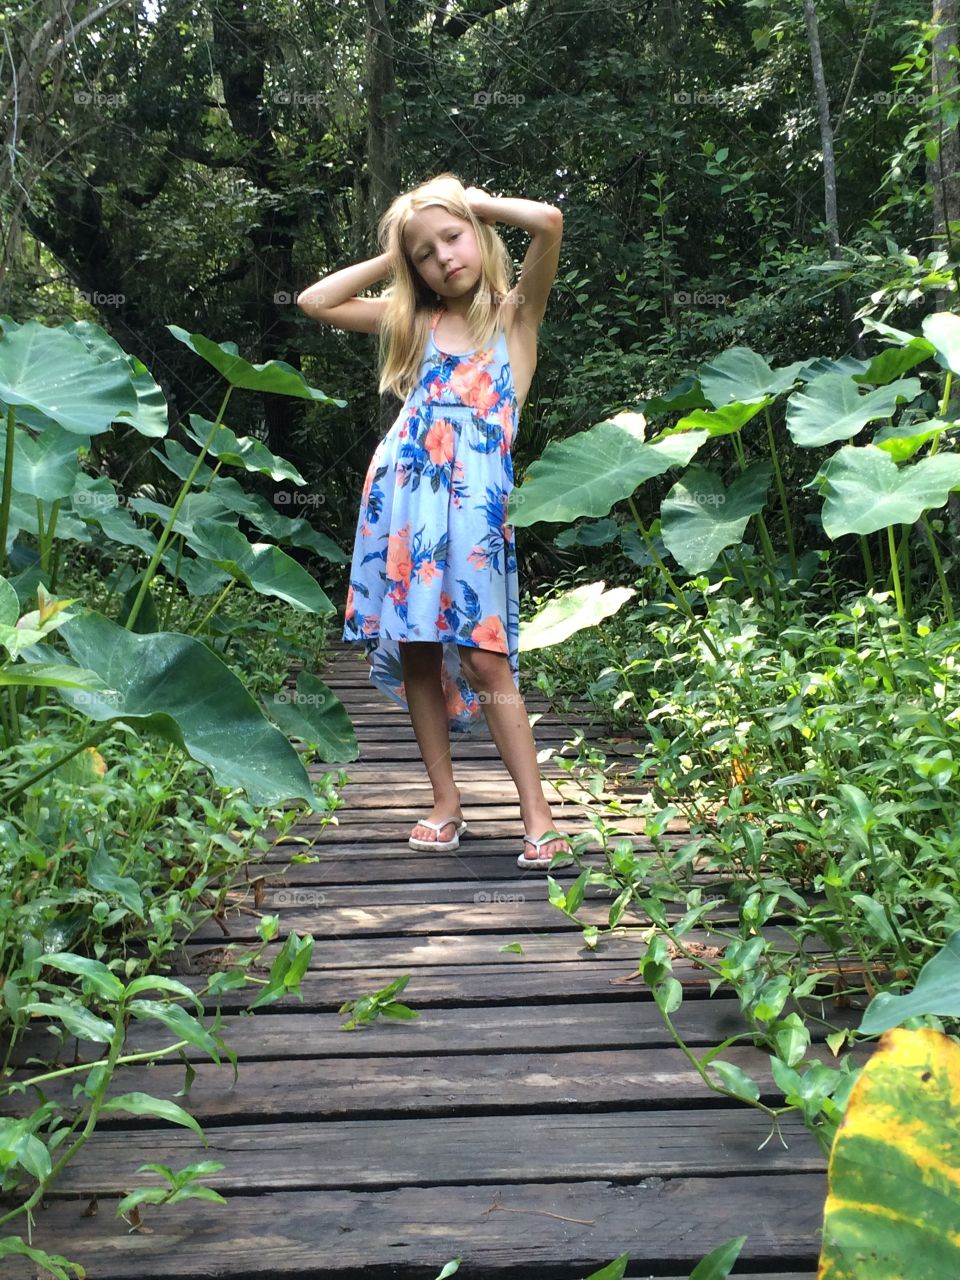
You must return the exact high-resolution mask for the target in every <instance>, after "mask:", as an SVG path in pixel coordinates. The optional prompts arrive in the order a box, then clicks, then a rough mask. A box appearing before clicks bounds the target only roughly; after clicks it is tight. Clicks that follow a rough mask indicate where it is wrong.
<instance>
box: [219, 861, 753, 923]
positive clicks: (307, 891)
mask: <svg viewBox="0 0 960 1280" xmlns="http://www.w3.org/2000/svg"><path fill="white" fill-rule="evenodd" d="M357 865H358V864H357V863H356V862H352V863H351V868H353V867H356V866H357ZM374 865H377V864H374ZM427 869H428V870H429V869H430V868H429V864H428V867H427ZM452 869H454V870H455V869H456V868H452ZM493 869H495V868H491V870H493ZM295 871H296V872H298V873H299V874H298V876H297V878H296V883H293V879H292V875H293V872H295ZM321 871H322V868H320V867H318V866H317V865H313V866H310V865H304V866H297V867H291V868H290V871H289V872H288V873H287V874H286V875H285V876H283V877H277V876H273V877H271V880H270V882H268V883H265V884H264V886H263V890H262V894H263V896H262V906H263V907H264V908H265V909H266V910H269V911H281V910H283V908H285V907H289V906H301V907H304V906H313V905H316V906H323V907H328V908H332V907H352V906H360V907H374V906H380V907H385V906H394V905H398V904H403V903H415V904H423V903H425V902H429V903H431V904H433V905H441V904H452V903H476V902H481V903H488V902H489V903H493V902H496V901H498V900H500V899H503V898H507V899H511V898H512V895H514V894H516V892H517V888H518V886H517V882H516V880H514V879H510V880H503V879H497V878H495V877H494V876H492V875H489V874H488V875H486V876H485V877H484V878H483V881H482V883H480V884H478V883H477V880H476V878H467V879H463V878H461V879H459V880H433V879H415V878H413V877H411V878H409V879H407V880H406V881H403V882H399V883H397V884H384V883H383V882H381V881H375V882H373V883H371V884H357V883H356V881H355V880H354V878H353V876H349V877H347V878H346V880H345V881H344V883H342V884H337V885H333V884H329V883H324V882H323V880H322V879H321V878H320V877H319V876H318V872H321ZM315 886H316V887H315ZM520 887H521V889H522V894H523V901H524V902H537V903H541V902H546V901H547V899H548V894H549V892H550V886H549V884H548V883H547V877H546V876H537V877H534V876H529V877H528V878H527V879H526V880H524V881H523V884H522V886H520ZM700 888H701V891H702V895H703V900H704V901H707V899H709V898H714V899H716V900H718V901H720V902H724V903H727V902H728V899H727V897H726V896H725V895H724V893H723V889H722V887H721V888H714V887H713V886H712V885H711V884H710V883H709V882H706V883H704V882H701V885H700ZM235 892H236V893H237V894H238V895H239V893H240V889H239V888H238V889H237V890H236V891H235ZM618 892H619V890H614V889H610V888H608V887H607V886H606V885H602V884H588V885H587V886H586V888H585V889H584V891H583V895H584V901H587V902H594V901H596V902H599V903H600V904H601V905H604V904H605V905H606V906H607V908H608V909H609V906H610V903H611V902H612V901H613V899H614V898H616V896H617V894H618ZM249 896H250V891H249V889H248V890H247V893H246V895H245V897H246V898H249ZM238 900H239V897H238ZM554 910H556V908H554ZM558 918H559V919H560V920H563V919H564V917H563V916H559V915H558Z"/></svg>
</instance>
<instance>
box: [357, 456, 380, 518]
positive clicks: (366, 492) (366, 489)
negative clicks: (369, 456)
mask: <svg viewBox="0 0 960 1280" xmlns="http://www.w3.org/2000/svg"><path fill="white" fill-rule="evenodd" d="M376 469H377V468H376V466H375V464H374V463H372V462H371V463H370V466H369V467H368V468H367V475H366V479H365V480H364V482H363V493H362V494H361V495H360V505H361V506H364V507H365V506H366V505H367V499H368V498H369V497H370V490H371V488H372V487H373V477H374V474H375V472H376Z"/></svg>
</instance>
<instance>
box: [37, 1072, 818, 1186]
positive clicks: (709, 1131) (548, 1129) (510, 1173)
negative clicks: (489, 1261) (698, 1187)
mask: <svg viewBox="0 0 960 1280" xmlns="http://www.w3.org/2000/svg"><path fill="white" fill-rule="evenodd" d="M311 1070H313V1067H312V1065H311V1066H305V1068H304V1074H305V1075H308V1074H309V1072H310V1071H311ZM779 1125H780V1131H781V1133H782V1135H783V1141H784V1142H785V1143H786V1144H787V1146H786V1147H784V1146H783V1145H781V1143H780V1142H779V1141H777V1140H771V1141H769V1142H767V1143H766V1145H763V1143H764V1140H765V1139H766V1138H767V1137H768V1135H769V1133H770V1125H769V1122H768V1121H767V1119H766V1117H764V1116H763V1115H762V1114H761V1113H760V1112H758V1111H755V1110H752V1109H750V1108H736V1109H734V1108H731V1109H724V1110H710V1111H707V1110H702V1109H688V1110H677V1111H671V1110H663V1111H659V1110H658V1111H649V1112H645V1111H613V1112H606V1111H604V1112H597V1113H592V1114H590V1115H584V1116H579V1115H571V1114H569V1113H559V1114H554V1115H551V1116H550V1117H549V1120H545V1118H544V1117H543V1116H542V1115H526V1114H523V1115H506V1116H504V1115H487V1116H433V1117H431V1119H430V1123H429V1124H424V1123H423V1122H422V1121H420V1120H416V1119H414V1120H339V1121H334V1122H330V1123H327V1122H322V1121H321V1122H311V1121H302V1122H297V1123H294V1124H286V1123H276V1124H271V1125H270V1126H269V1127H265V1126H264V1125H262V1124H240V1125H224V1126H222V1127H215V1126H211V1127H209V1128H208V1129H207V1130H206V1135H207V1145H206V1146H205V1147H204V1149H203V1159H205V1160H219V1161H222V1162H223V1164H224V1166H225V1167H224V1168H223V1169H221V1170H219V1171H218V1172H215V1173H211V1174H210V1175H209V1176H208V1177H207V1178H206V1179H205V1182H206V1183H207V1185H208V1186H211V1187H214V1188H215V1189H216V1190H217V1191H220V1192H224V1191H239V1190H242V1191H244V1192H245V1193H246V1194H247V1195H249V1194H250V1193H252V1192H265V1191H276V1190H290V1191H296V1190H300V1189H302V1188H304V1187H312V1188H315V1189H317V1190H334V1189H337V1188H344V1189H351V1190H359V1189H361V1188H364V1187H369V1188H377V1189H382V1188H386V1187H416V1186H421V1187H424V1186H431V1185H436V1184H438V1183H440V1184H443V1185H444V1186H455V1185H458V1184H460V1185H470V1184H477V1183H484V1182H492V1183H500V1182H507V1181H513V1182H543V1181H550V1180H555V1181H565V1182H566V1181H585V1180H594V1179H604V1180H606V1179H610V1180H614V1181H624V1180H637V1179H639V1178H650V1177H661V1178H672V1177H677V1176H687V1177H690V1176H695V1175H709V1176H711V1177H719V1176H720V1175H730V1174H745V1173H753V1174H754V1175H756V1177H757V1178H758V1179H759V1178H761V1177H762V1178H767V1177H770V1176H771V1175H773V1174H776V1173H778V1172H779V1173H811V1172H818V1171H820V1170H823V1169H825V1168H826V1162H825V1159H824V1156H823V1154H822V1152H821V1151H820V1148H819V1146H818V1144H817V1141H816V1139H815V1138H814V1137H813V1135H812V1134H811V1133H809V1132H808V1131H807V1130H806V1129H805V1128H804V1126H803V1124H802V1123H801V1122H800V1121H798V1120H797V1119H796V1118H795V1117H794V1116H793V1115H787V1116H781V1117H780V1120H779ZM136 1132H137V1142H136V1144H134V1143H133V1142H132V1141H131V1135H130V1133H129V1132H125V1131H119V1130H109V1131H99V1132H95V1133H94V1134H93V1135H92V1136H91V1137H90V1139H89V1140H88V1141H87V1143H86V1144H85V1145H84V1146H83V1147H82V1148H81V1149H80V1150H79V1151H78V1152H77V1154H76V1156H75V1157H74V1159H73V1160H72V1161H71V1163H70V1164H69V1165H67V1166H66V1168H65V1169H64V1170H63V1173H62V1176H61V1181H60V1187H59V1194H60V1195H64V1194H69V1193H71V1192H74V1193H80V1194H82V1195H104V1196H108V1195H117V1194H119V1193H121V1192H123V1191H125V1190H126V1189H127V1187H129V1186H133V1185H141V1186H147V1185H150V1186H155V1185H161V1184H164V1182H163V1179H162V1178H161V1177H160V1175H159V1174H154V1173H151V1172H149V1171H147V1172H144V1173H142V1174H138V1173H137V1172H136V1170H137V1167H138V1165H139V1164H141V1163H142V1160H143V1155H142V1151H143V1150H144V1149H146V1150H149V1151H150V1152H151V1158H152V1159H153V1160H154V1161H157V1162H159V1163H162V1164H166V1165H170V1166H171V1168H181V1167H182V1166H183V1165H184V1164H186V1163H188V1161H189V1160H190V1159H195V1158H196V1153H197V1139H196V1135H195V1134H192V1133H190V1132H189V1131H185V1130H182V1129H176V1128H175V1127H174V1126H172V1125H171V1126H167V1127H162V1128H161V1127H157V1128H152V1129H146V1128H144V1129H138V1130H137V1131H136ZM164 1185H165V1184H164Z"/></svg>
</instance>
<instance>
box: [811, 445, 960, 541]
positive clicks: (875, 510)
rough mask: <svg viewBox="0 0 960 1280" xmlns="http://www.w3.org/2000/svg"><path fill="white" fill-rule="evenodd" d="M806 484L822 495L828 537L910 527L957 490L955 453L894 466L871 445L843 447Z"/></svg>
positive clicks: (959, 460) (959, 470) (959, 471)
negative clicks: (817, 489)
mask: <svg viewBox="0 0 960 1280" xmlns="http://www.w3.org/2000/svg"><path fill="white" fill-rule="evenodd" d="M811 484H815V485H817V486H818V487H819V489H820V491H821V493H822V494H823V495H824V502H823V514H822V520H823V528H824V532H825V533H826V535H827V537H828V538H839V537H840V536H841V535H842V534H845V533H875V532H876V531H877V529H885V528H886V526H887V525H889V524H913V522H914V521H915V520H919V518H920V514H921V512H923V511H927V510H929V509H930V508H931V507H942V506H943V505H944V503H945V502H946V501H947V498H948V497H949V495H950V491H951V490H952V489H957V488H960V454H955V453H954V454H947V453H938V454H935V455H934V456H933V457H932V458H922V459H921V460H920V461H919V462H915V463H913V464H912V465H911V466H909V467H898V466H897V464H896V463H895V462H894V461H893V459H892V458H891V457H890V455H889V454H887V453H885V452H884V451H883V450H882V449H878V448H877V447H876V445H872V444H868V445H864V446H863V447H862V448H857V447H856V446H854V445H844V447H843V448H842V449H840V450H839V451H838V452H837V453H835V454H834V455H833V457H832V458H830V459H828V461H827V462H826V463H825V464H824V465H823V466H822V467H821V468H820V470H819V472H818V473H817V475H816V476H814V478H813V480H812V481H811Z"/></svg>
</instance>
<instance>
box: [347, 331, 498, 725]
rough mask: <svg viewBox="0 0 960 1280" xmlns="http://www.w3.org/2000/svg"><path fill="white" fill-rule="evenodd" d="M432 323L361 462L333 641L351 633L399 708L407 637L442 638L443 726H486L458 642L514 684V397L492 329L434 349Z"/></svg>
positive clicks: (375, 677) (402, 698) (376, 680)
mask: <svg viewBox="0 0 960 1280" xmlns="http://www.w3.org/2000/svg"><path fill="white" fill-rule="evenodd" d="M440 315H441V312H440V311H439V310H437V311H435V312H434V314H433V317H432V320H431V324H430V338H429V340H428V344H427V351H426V354H425V356H424V359H423V362H422V364H421V366H420V375H419V378H418V381H417V383H416V385H415V386H414V387H413V389H412V390H411V392H410V394H409V395H408V396H407V399H406V400H405V402H404V404H403V407H402V408H401V410H400V412H399V414H398V415H397V418H396V421H395V422H394V423H393V425H392V426H391V427H390V430H389V431H388V432H387V434H386V435H385V436H384V437H383V439H382V440H381V441H380V443H379V444H378V445H377V447H376V450H375V451H374V454H373V458H372V459H371V461H370V466H369V467H368V469H367V475H366V479H365V480H364V485H363V494H362V496H361V500H360V515H359V519H358V521H357V531H356V536H355V539H354V548H353V561H352V564H351V568H350V586H349V588H348V591H347V603H346V611H345V614H346V621H345V624H344V628H343V639H344V640H346V641H361V642H363V644H364V646H365V656H366V658H367V660H368V662H369V663H370V680H371V682H372V683H373V684H374V685H375V686H376V687H377V688H379V689H381V690H382V691H383V692H384V693H386V694H388V695H389V696H390V697H391V698H393V699H394V701H396V702H398V703H400V705H401V706H403V707H405V708H406V707H407V702H406V698H405V696H404V688H403V670H402V667H401V665H400V644H401V643H402V642H403V641H406V640H431V641H440V642H441V643H442V645H443V648H442V650H441V654H442V658H443V662H442V666H441V684H442V687H443V693H444V698H445V701H446V705H447V720H448V724H449V728H450V732H451V733H469V732H470V731H471V730H473V729H474V728H476V727H477V726H478V725H481V724H485V723H486V722H485V718H484V716H483V713H482V704H481V702H480V700H479V699H478V697H477V694H476V693H475V691H474V690H473V689H472V688H471V687H470V684H469V683H468V681H467V679H466V677H465V675H464V674H463V672H462V671H461V667H460V656H459V654H458V652H457V645H458V644H461V645H469V646H471V647H473V648H477V649H491V650H493V651H494V652H496V653H503V654H506V655H507V658H508V660H509V663H510V669H511V672H512V674H513V680H514V684H515V685H516V686H517V688H518V689H519V685H520V666H519V656H518V645H519V637H520V595H519V585H518V579H517V557H516V548H515V544H514V537H513V528H512V526H511V525H508V524H507V523H506V509H507V498H508V496H509V494H510V490H511V489H512V488H513V460H512V458H511V456H510V448H511V445H512V442H513V438H514V432H515V430H516V425H517V396H516V389H515V387H514V383H513V372H512V370H511V368H510V357H509V355H508V352H507V339H506V334H505V333H504V331H503V330H502V329H501V330H500V332H499V334H498V335H497V338H496V340H495V342H494V343H493V344H492V345H490V346H489V347H487V348H486V349H479V350H476V351H468V352H464V353H463V354H462V355H453V354H451V353H449V352H445V351H441V350H440V348H439V347H438V346H437V344H436V341H435V339H434V336H433V333H434V330H435V329H436V326H437V321H438V320H439V318H440Z"/></svg>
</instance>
